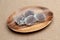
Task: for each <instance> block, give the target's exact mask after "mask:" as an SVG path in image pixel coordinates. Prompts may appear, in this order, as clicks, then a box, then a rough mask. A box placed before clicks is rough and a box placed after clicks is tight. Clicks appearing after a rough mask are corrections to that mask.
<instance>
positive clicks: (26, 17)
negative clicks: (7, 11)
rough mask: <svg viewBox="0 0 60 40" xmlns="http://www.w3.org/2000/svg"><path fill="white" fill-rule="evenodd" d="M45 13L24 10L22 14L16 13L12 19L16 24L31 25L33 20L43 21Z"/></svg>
mask: <svg viewBox="0 0 60 40" xmlns="http://www.w3.org/2000/svg"><path fill="white" fill-rule="evenodd" d="M45 18H46V15H45V14H44V13H34V12H33V11H31V10H28V11H26V12H25V13H23V14H22V15H18V16H16V17H15V18H14V21H15V22H16V23H17V24H18V25H24V24H26V25H33V24H34V23H35V22H37V21H38V22H43V21H45Z"/></svg>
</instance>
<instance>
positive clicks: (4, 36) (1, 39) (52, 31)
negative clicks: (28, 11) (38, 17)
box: [0, 0, 60, 40]
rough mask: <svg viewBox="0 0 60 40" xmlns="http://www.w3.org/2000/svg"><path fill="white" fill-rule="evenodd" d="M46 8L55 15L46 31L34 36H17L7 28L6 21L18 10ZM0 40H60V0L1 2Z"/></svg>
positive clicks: (14, 0)
mask: <svg viewBox="0 0 60 40" xmlns="http://www.w3.org/2000/svg"><path fill="white" fill-rule="evenodd" d="M25 6H44V7H47V8H49V9H50V10H51V11H52V12H53V13H54V18H53V22H52V23H51V25H49V26H48V27H47V28H46V29H44V30H42V31H39V32H36V33H32V34H26V35H23V34H16V33H14V32H11V31H10V30H9V29H8V27H7V26H6V20H7V18H8V16H9V15H10V14H12V13H13V12H14V11H15V10H17V9H18V8H22V7H25ZM0 40H60V0H0Z"/></svg>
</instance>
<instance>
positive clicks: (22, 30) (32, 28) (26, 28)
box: [7, 6, 53, 33]
mask: <svg viewBox="0 0 60 40" xmlns="http://www.w3.org/2000/svg"><path fill="white" fill-rule="evenodd" d="M30 8H31V10H33V9H38V10H42V11H43V12H44V13H45V14H46V20H45V21H44V22H42V23H35V24H34V25H32V26H20V25H17V24H16V23H15V22H14V20H13V18H14V16H16V15H19V14H21V12H23V11H25V10H26V9H30ZM36 11H37V10H36ZM19 12H20V13H19ZM52 18H53V13H52V12H51V11H50V10H49V9H48V8H45V7H41V6H29V7H24V8H21V9H19V10H17V11H15V12H13V13H12V14H11V15H10V16H9V17H8V19H7V25H8V27H9V28H10V29H11V30H13V31H15V32H19V33H30V32H35V31H38V30H41V29H43V28H45V27H47V25H49V24H50V23H51V22H52Z"/></svg>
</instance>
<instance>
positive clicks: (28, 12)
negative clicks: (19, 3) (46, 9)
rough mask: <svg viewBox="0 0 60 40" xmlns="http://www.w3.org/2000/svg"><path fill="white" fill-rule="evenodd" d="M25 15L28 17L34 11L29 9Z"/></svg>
mask: <svg viewBox="0 0 60 40" xmlns="http://www.w3.org/2000/svg"><path fill="white" fill-rule="evenodd" d="M23 15H24V17H27V16H29V15H34V12H33V11H31V10H28V11H26V12H25V13H24V14H23Z"/></svg>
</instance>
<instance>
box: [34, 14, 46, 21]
mask: <svg viewBox="0 0 60 40" xmlns="http://www.w3.org/2000/svg"><path fill="white" fill-rule="evenodd" d="M34 17H35V19H36V20H37V21H39V22H42V21H45V18H46V15H45V14H44V13H39V14H35V15H34Z"/></svg>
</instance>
